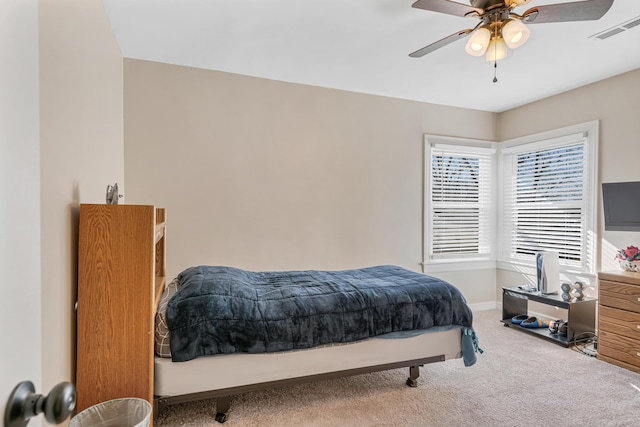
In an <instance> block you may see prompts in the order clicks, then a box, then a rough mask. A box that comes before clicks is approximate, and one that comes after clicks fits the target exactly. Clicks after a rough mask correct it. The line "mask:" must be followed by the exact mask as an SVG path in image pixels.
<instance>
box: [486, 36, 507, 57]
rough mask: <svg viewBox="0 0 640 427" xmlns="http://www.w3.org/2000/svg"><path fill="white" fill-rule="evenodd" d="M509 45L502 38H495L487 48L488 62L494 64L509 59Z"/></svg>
mask: <svg viewBox="0 0 640 427" xmlns="http://www.w3.org/2000/svg"><path fill="white" fill-rule="evenodd" d="M508 53H509V52H508V49H507V44H506V43H505V41H504V39H503V38H502V37H495V38H493V39H492V40H491V42H490V43H489V47H488V48H487V56H486V58H487V61H490V62H494V61H500V60H501V59H504V58H506V57H507V54H508Z"/></svg>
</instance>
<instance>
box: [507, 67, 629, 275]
mask: <svg viewBox="0 0 640 427" xmlns="http://www.w3.org/2000/svg"><path fill="white" fill-rule="evenodd" d="M638 111H640V69H637V70H634V71H630V72H628V73H625V74H622V75H619V76H616V77H612V78H610V79H606V80H603V81H600V82H597V83H594V84H591V85H588V86H584V87H581V88H578V89H575V90H572V91H569V92H566V93H563V94H560V95H557V96H553V97H550V98H546V99H543V100H541V101H538V102H534V103H532V104H528V105H525V106H523V107H519V108H516V109H513V110H509V111H506V112H504V113H501V114H500V115H499V116H498V140H499V141H505V140H508V139H512V138H516V137H519V136H524V135H529V134H534V133H538V132H542V131H546V130H551V129H557V128H561V127H564V126H569V125H573V124H577V123H584V122H588V121H592V120H599V123H600V135H599V166H598V167H599V176H600V179H599V183H602V182H615V181H640V169H639V164H640V163H639V160H638V159H640V120H638ZM598 224H599V225H598V230H599V235H598V236H597V239H596V241H597V242H598V244H599V245H600V249H599V250H598V253H599V254H601V257H600V258H601V263H600V262H598V264H597V268H598V270H610V269H617V268H618V266H617V264H616V263H615V262H614V261H613V257H614V255H615V250H616V248H624V247H627V246H628V245H632V244H633V245H635V246H639V245H640V233H633V232H611V231H608V232H606V231H604V222H603V210H602V200H601V189H600V188H598ZM523 280H525V278H524V277H523V276H518V275H517V274H514V273H511V272H501V273H500V274H499V275H498V285H499V286H503V285H513V284H514V283H517V282H521V281H523Z"/></svg>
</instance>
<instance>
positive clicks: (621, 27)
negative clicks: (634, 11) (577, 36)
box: [588, 16, 640, 40]
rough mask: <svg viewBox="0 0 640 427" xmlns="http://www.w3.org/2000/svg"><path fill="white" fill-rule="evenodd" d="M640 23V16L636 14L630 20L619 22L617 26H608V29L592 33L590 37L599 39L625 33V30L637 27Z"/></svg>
mask: <svg viewBox="0 0 640 427" xmlns="http://www.w3.org/2000/svg"><path fill="white" fill-rule="evenodd" d="M639 25H640V16H636V17H635V18H633V19H630V20H629V21H625V22H623V23H621V24H618V25H616V26H613V27H611V28H608V29H606V30H604V31H601V32H599V33H596V34H592V35H590V36H589V37H588V38H590V39H597V40H604V39H608V38H609V37H611V36H615V35H616V34H620V33H623V32H625V31H627V30H630V29H632V28H633V27H637V26H639Z"/></svg>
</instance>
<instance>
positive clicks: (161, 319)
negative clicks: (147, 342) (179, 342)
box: [154, 278, 178, 358]
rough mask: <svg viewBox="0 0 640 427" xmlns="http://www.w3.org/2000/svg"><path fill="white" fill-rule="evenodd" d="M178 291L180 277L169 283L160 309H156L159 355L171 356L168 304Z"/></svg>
mask: <svg viewBox="0 0 640 427" xmlns="http://www.w3.org/2000/svg"><path fill="white" fill-rule="evenodd" d="M177 291H178V279H177V278H176V279H173V280H172V281H171V283H169V284H168V285H167V287H166V288H165V290H164V292H163V293H162V296H161V297H160V301H159V302H158V310H157V311H156V327H155V333H154V335H155V339H154V342H155V351H156V356H158V357H168V358H170V357H171V347H170V346H169V326H168V325H167V304H169V300H170V299H171V297H172V296H173V295H174V294H175V293H176V292H177Z"/></svg>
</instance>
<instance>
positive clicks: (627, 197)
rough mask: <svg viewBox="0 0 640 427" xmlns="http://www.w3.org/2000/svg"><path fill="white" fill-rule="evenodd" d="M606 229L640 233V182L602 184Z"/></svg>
mask: <svg viewBox="0 0 640 427" xmlns="http://www.w3.org/2000/svg"><path fill="white" fill-rule="evenodd" d="M602 205H603V206H604V229H605V230H607V231H640V181H638V182H609V183H602Z"/></svg>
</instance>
